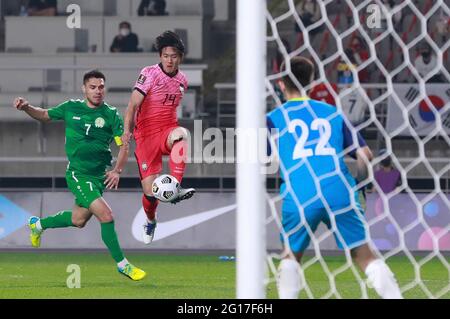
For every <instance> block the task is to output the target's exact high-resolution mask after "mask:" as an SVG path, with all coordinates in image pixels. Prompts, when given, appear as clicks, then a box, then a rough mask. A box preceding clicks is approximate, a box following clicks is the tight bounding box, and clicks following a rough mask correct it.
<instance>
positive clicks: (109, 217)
mask: <svg viewBox="0 0 450 319" xmlns="http://www.w3.org/2000/svg"><path fill="white" fill-rule="evenodd" d="M113 221H114V216H113V213H112V211H107V212H104V213H103V214H102V215H101V216H100V222H102V223H111V222H113Z"/></svg>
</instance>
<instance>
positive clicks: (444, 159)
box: [265, 0, 450, 298]
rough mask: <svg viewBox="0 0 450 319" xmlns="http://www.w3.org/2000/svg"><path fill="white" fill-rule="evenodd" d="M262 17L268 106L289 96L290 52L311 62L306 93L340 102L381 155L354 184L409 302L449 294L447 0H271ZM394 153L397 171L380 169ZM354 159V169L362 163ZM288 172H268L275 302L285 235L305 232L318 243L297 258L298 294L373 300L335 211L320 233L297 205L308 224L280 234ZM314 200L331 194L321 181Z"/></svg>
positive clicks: (270, 278)
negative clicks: (342, 244) (341, 243)
mask: <svg viewBox="0 0 450 319" xmlns="http://www.w3.org/2000/svg"><path fill="white" fill-rule="evenodd" d="M266 18H267V33H268V37H267V77H266V89H267V99H268V111H270V110H272V109H273V108H275V107H276V106H278V105H281V104H282V103H283V102H285V101H284V97H283V95H282V94H281V91H280V88H279V86H278V84H277V81H278V80H279V79H281V78H282V77H283V76H286V75H288V76H289V74H290V65H289V60H290V58H292V57H294V56H298V55H300V56H305V57H308V58H310V59H311V60H312V61H313V62H314V64H315V66H316V71H317V74H316V77H315V81H314V83H312V84H311V86H309V87H306V88H302V87H299V89H301V90H303V92H308V94H309V95H310V96H311V97H312V98H314V99H317V100H324V101H326V102H328V103H330V104H334V105H336V107H337V108H339V109H340V110H341V111H342V112H343V113H344V114H345V115H346V120H345V121H346V123H347V124H348V125H351V127H352V134H353V135H354V136H355V134H356V132H359V133H360V134H361V135H362V136H363V137H364V138H365V140H366V142H367V144H368V146H369V147H370V148H371V150H372V152H373V154H374V159H373V160H372V161H371V162H370V163H367V164H369V174H368V177H367V178H365V179H363V180H357V186H356V187H354V188H351V187H350V186H349V185H348V187H350V188H351V191H352V192H354V191H356V192H360V195H361V196H360V198H363V193H362V191H363V190H364V191H365V194H366V198H365V199H364V200H361V201H362V204H363V206H364V207H365V213H364V215H365V216H364V219H365V229H366V234H367V235H368V236H369V238H370V239H371V248H372V249H373V250H374V252H375V253H376V254H377V255H378V257H380V258H383V259H384V260H385V262H386V263H387V264H388V265H389V266H390V268H391V270H392V271H393V272H394V274H395V276H396V278H397V280H398V283H399V286H400V288H401V291H402V293H403V295H404V297H405V298H408V297H409V298H449V297H450V266H449V254H450V196H449V187H450V185H449V180H450V179H449V178H450V164H449V161H448V158H449V156H450V138H449V133H450V102H449V101H450V74H449V72H448V70H449V69H450V62H449V61H450V60H449V59H450V57H449V50H450V49H449V47H450V40H449V39H450V9H449V3H448V1H442V0H423V1H420V0H417V1H414V0H403V1H395V0H394V1H385V0H383V1H378V0H366V1H363V0H358V1H356V0H354V1H350V0H333V1H331V0H317V1H308V0H303V1H295V0H279V1H276V0H272V1H267V14H266ZM282 62H285V63H286V71H285V72H281V71H280V64H281V63H282ZM276 138H277V137H275V139H276ZM350 151H352V149H351V148H347V149H345V154H348V153H349V152H350ZM389 159H390V162H391V165H390V166H391V168H383V167H382V166H383V165H384V166H386V167H389V165H388V164H389V163H388V162H389ZM346 163H347V166H348V167H349V169H350V171H352V172H355V162H354V161H353V160H351V159H349V160H348V161H346ZM294 169H295V168H294ZM283 170H285V171H284V172H283ZM281 172H283V173H284V174H283V175H285V176H287V175H289V174H292V170H290V171H287V170H286V169H285V168H284V167H283V165H281V166H280V167H279V170H278V171H277V172H276V173H274V174H271V175H268V176H267V202H268V207H269V209H268V215H267V219H266V233H267V236H266V237H267V238H268V241H267V247H266V248H267V265H268V267H267V274H266V277H265V285H266V295H267V297H269V298H277V297H278V294H277V289H276V285H277V278H278V275H277V273H278V270H277V269H278V264H279V262H280V260H281V258H282V254H281V253H280V246H281V244H280V241H279V234H280V233H281V237H283V238H284V239H285V242H286V243H287V242H288V240H287V239H288V237H289V236H290V235H292V233H294V232H295V230H297V229H298V228H299V227H305V228H306V230H307V233H308V235H309V236H310V237H311V242H310V244H309V246H308V248H307V250H306V251H305V254H304V257H303V259H302V262H301V268H300V272H301V277H302V281H303V289H302V290H301V292H300V295H299V297H300V298H376V297H377V295H376V294H375V292H374V291H373V289H370V287H369V286H368V284H367V282H366V276H365V274H364V273H363V272H361V271H360V270H359V269H358V268H357V267H356V265H355V264H354V263H353V262H352V257H351V254H350V251H349V250H348V249H344V250H339V249H338V248H337V245H336V243H335V239H334V236H335V235H336V236H338V237H339V236H340V235H339V233H338V232H337V231H336V225H335V223H334V222H333V218H331V228H330V229H328V228H327V227H325V225H323V224H322V225H321V226H319V227H318V229H317V231H315V232H313V231H312V229H311V227H310V225H308V224H307V223H305V222H304V220H305V219H304V216H303V209H302V208H301V207H298V214H300V220H301V221H302V222H300V223H299V224H298V225H297V226H296V227H294V229H293V230H292V231H290V232H289V233H285V232H284V231H283V228H282V218H281V213H282V212H281V203H282V201H283V198H284V196H285V195H286V194H287V193H289V192H292V187H291V185H290V184H289V183H286V188H285V190H284V193H282V194H280V192H279V189H280V184H281V183H282V181H281V180H280V173H281ZM396 172H398V173H396ZM310 173H311V175H312V176H315V178H316V179H317V181H320V179H321V178H323V176H317V175H316V174H315V172H314V171H312V172H310ZM334 173H335V174H336V175H339V172H337V171H336V172H334ZM354 176H355V175H354ZM316 184H318V183H316ZM315 199H318V200H322V201H326V200H325V198H324V196H323V194H322V190H321V188H320V187H318V195H317V198H315ZM354 205H356V203H355V202H353V203H352V204H351V206H354ZM349 208H351V207H349ZM327 211H328V213H329V214H331V211H330V209H329V207H328V208H327ZM335 213H336V212H335Z"/></svg>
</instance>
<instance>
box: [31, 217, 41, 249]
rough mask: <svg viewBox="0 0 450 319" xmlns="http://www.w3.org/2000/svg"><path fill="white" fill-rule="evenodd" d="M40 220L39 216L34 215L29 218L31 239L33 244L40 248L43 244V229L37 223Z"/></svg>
mask: <svg viewBox="0 0 450 319" xmlns="http://www.w3.org/2000/svg"><path fill="white" fill-rule="evenodd" d="M38 221H39V217H36V216H33V217H31V218H30V219H29V220H28V227H29V228H30V231H31V233H30V241H31V246H33V247H34V248H39V246H41V235H42V233H43V230H42V229H38V228H37V225H36V223H37V222H38Z"/></svg>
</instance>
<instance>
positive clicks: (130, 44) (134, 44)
mask: <svg viewBox="0 0 450 319" xmlns="http://www.w3.org/2000/svg"><path fill="white" fill-rule="evenodd" d="M138 45H139V39H138V36H137V35H136V34H135V33H132V32H131V24H130V23H129V22H127V21H123V22H121V23H120V24H119V34H118V35H116V36H115V38H114V40H113V43H112V44H111V48H110V50H111V52H139V51H140V50H139V48H138Z"/></svg>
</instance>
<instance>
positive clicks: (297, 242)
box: [280, 206, 367, 253]
mask: <svg viewBox="0 0 450 319" xmlns="http://www.w3.org/2000/svg"><path fill="white" fill-rule="evenodd" d="M358 211H359V213H358ZM331 213H332V214H333V215H334V216H335V221H336V229H334V230H333V233H334V238H335V240H336V243H337V245H338V247H339V249H344V248H347V249H353V248H356V247H359V246H361V245H363V244H364V243H366V242H367V237H366V232H365V228H364V222H363V220H362V219H363V218H364V217H363V214H364V211H363V210H362V209H359V208H358V209H355V208H353V207H351V206H349V207H348V210H344V209H342V207H341V209H339V208H333V209H332V212H331ZM304 214H305V218H306V223H307V224H308V225H309V227H310V229H311V231H312V232H315V231H316V229H317V227H318V226H319V224H320V223H321V222H323V223H325V224H326V225H327V227H328V229H332V223H331V220H330V215H329V213H328V212H327V210H326V209H325V208H306V209H305V210H304ZM301 220H302V219H301V213H300V212H299V211H295V212H294V211H284V210H283V211H282V225H283V230H284V234H285V235H287V236H288V240H289V245H290V248H291V251H292V252H293V253H302V252H304V251H305V250H306V248H307V247H308V246H309V243H310V241H311V238H310V236H309V233H308V230H307V229H306V227H305V224H301ZM337 232H338V233H339V235H340V236H339V235H338V234H337ZM280 238H281V241H282V242H283V243H284V244H285V242H284V241H285V237H284V236H283V234H280Z"/></svg>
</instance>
